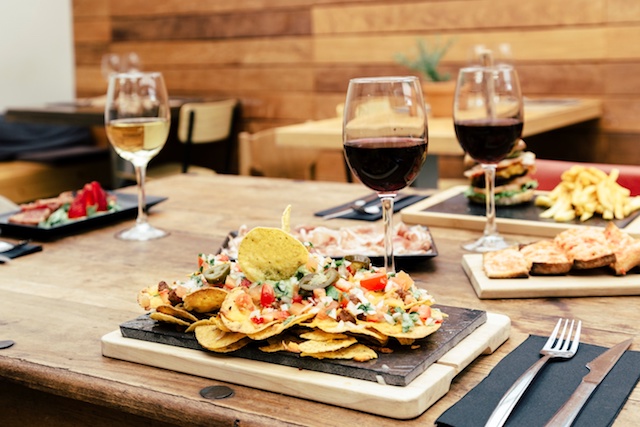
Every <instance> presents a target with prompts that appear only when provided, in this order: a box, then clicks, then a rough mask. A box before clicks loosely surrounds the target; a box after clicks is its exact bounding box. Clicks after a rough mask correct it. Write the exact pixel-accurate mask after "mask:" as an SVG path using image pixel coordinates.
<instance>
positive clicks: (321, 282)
mask: <svg viewBox="0 0 640 427" xmlns="http://www.w3.org/2000/svg"><path fill="white" fill-rule="evenodd" d="M339 277H340V276H339V274H338V271H337V270H336V269H335V268H329V269H328V270H326V271H324V272H321V273H310V274H307V275H306V276H304V277H303V278H302V279H300V283H299V284H300V288H301V289H304V290H305V291H312V290H314V289H320V288H326V287H327V286H329V285H332V284H334V283H335V282H336V281H337V280H338V278H339Z"/></svg>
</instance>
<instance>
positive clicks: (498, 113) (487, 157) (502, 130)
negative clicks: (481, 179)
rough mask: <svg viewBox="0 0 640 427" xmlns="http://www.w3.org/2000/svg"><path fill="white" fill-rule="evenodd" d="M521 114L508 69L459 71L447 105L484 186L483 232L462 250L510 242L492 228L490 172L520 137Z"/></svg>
mask: <svg viewBox="0 0 640 427" xmlns="http://www.w3.org/2000/svg"><path fill="white" fill-rule="evenodd" d="M523 115H524V114H523V103H522V94H521V91H520V83H519V81H518V75H517V73H516V71H515V69H514V68H513V67H511V66H508V65H497V66H492V65H489V66H475V67H468V68H463V69H461V70H460V72H459V74H458V81H457V86H456V94H455V99H454V106H453V121H454V127H455V131H456V137H457V138H458V142H459V143H460V146H462V148H463V149H464V151H465V152H466V153H467V154H468V155H469V156H470V157H471V158H472V159H473V160H475V161H476V162H478V163H479V164H480V165H481V166H482V169H483V170H484V176H485V187H486V189H485V190H486V191H485V205H486V210H487V213H486V217H487V221H486V225H485V228H484V233H483V236H482V237H481V238H480V239H478V240H475V241H472V242H469V243H466V244H464V245H463V248H464V249H466V250H468V251H473V252H488V251H494V250H498V249H503V248H506V247H508V246H511V245H512V244H513V243H512V242H509V241H507V240H505V239H504V237H503V236H501V235H500V233H498V230H497V227H496V207H495V175H496V165H497V164H498V163H499V162H500V161H501V160H503V159H504V158H505V157H506V156H507V155H508V154H509V152H510V151H511V150H512V148H513V147H514V145H515V144H516V142H517V141H518V139H519V138H520V136H521V135H522V125H523ZM470 203H472V202H470Z"/></svg>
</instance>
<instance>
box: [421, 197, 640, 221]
mask: <svg viewBox="0 0 640 427" xmlns="http://www.w3.org/2000/svg"><path fill="white" fill-rule="evenodd" d="M543 211H544V209H543V208H541V207H539V206H535V205H534V202H533V201H531V202H528V203H523V204H520V205H514V206H496V217H497V218H505V219H517V220H524V221H534V222H548V223H552V224H557V222H556V221H554V220H553V219H546V218H540V214H541V213H542V212H543ZM423 212H434V213H444V214H453V215H472V216H482V217H483V216H486V208H485V205H481V204H477V203H472V202H469V200H468V199H467V198H466V197H465V195H464V194H463V193H460V194H456V195H455V196H453V197H450V198H448V199H446V200H443V201H442V202H440V203H437V204H435V205H433V206H429V207H428V208H425V209H424V210H423ZM638 215H640V211H635V212H633V213H631V215H629V216H628V217H626V218H624V219H615V220H612V221H613V222H614V223H615V224H616V226H618V228H621V229H622V228H624V227H626V226H627V225H629V223H631V222H632V221H633V220H634V219H636V218H637V217H638ZM609 222H611V220H606V219H602V217H600V216H598V215H596V216H594V217H592V218H590V219H589V220H587V221H585V222H582V221H580V219H579V218H576V219H574V220H572V221H567V222H566V223H563V224H576V225H589V226H594V227H606V226H607V224H608V223H609Z"/></svg>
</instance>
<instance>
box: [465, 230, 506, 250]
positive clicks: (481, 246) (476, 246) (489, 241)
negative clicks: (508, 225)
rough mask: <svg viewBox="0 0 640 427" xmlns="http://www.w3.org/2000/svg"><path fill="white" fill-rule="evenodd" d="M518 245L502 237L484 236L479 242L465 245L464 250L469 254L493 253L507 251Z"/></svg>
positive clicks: (475, 241)
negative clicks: (501, 250)
mask: <svg viewBox="0 0 640 427" xmlns="http://www.w3.org/2000/svg"><path fill="white" fill-rule="evenodd" d="M517 244H518V243H517V242H515V241H512V240H507V239H505V238H504V237H502V236H501V235H499V234H498V235H495V234H494V235H488V236H482V237H481V238H479V239H478V240H473V241H471V242H467V243H464V244H463V245H462V248H463V249H465V250H467V251H469V252H492V251H498V250H500V249H506V248H508V247H510V246H516V245H517Z"/></svg>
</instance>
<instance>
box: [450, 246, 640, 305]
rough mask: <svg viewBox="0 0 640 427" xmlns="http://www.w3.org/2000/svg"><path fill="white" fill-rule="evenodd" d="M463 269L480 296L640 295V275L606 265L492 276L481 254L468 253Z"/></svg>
mask: <svg viewBox="0 0 640 427" xmlns="http://www.w3.org/2000/svg"><path fill="white" fill-rule="evenodd" d="M462 268H463V269H464V271H465V273H466V274H467V276H468V277H469V280H470V281H471V285H472V286H473V289H474V290H475V292H476V295H478V298H481V299H492V298H541V297H588V296H619V295H640V274H637V273H634V272H631V273H629V274H627V275H626V276H614V275H613V273H612V271H611V269H609V268H607V267H605V268H602V269H595V270H582V271H572V272H571V273H569V274H567V275H565V276H529V277H528V278H519V279H489V278H488V277H487V276H486V274H485V273H484V271H483V269H482V254H466V255H463V256H462Z"/></svg>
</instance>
